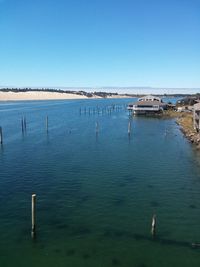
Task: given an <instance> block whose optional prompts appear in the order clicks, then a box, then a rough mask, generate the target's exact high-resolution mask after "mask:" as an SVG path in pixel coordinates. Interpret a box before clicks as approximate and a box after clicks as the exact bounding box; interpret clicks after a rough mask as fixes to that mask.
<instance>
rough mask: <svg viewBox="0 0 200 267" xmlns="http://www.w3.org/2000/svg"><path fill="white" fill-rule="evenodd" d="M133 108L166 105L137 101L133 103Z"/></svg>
mask: <svg viewBox="0 0 200 267" xmlns="http://www.w3.org/2000/svg"><path fill="white" fill-rule="evenodd" d="M133 105H134V106H154V105H155V106H166V105H167V104H166V103H162V102H159V101H137V102H135V103H133Z"/></svg>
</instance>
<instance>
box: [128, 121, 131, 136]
mask: <svg viewBox="0 0 200 267" xmlns="http://www.w3.org/2000/svg"><path fill="white" fill-rule="evenodd" d="M130 134H131V122H130V121H129V123H128V135H130Z"/></svg>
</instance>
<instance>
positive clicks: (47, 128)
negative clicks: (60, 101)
mask: <svg viewBox="0 0 200 267" xmlns="http://www.w3.org/2000/svg"><path fill="white" fill-rule="evenodd" d="M46 131H47V133H48V131H49V118H48V116H47V117H46Z"/></svg>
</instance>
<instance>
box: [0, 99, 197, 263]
mask: <svg viewBox="0 0 200 267" xmlns="http://www.w3.org/2000/svg"><path fill="white" fill-rule="evenodd" d="M128 102H130V100H128V99H123V100H119V99H118V100H80V101H77V100H75V101H73V100H71V101H31V102H17V103H14V102H9V103H8V102H7V103H1V104H0V126H2V127H3V133H4V144H3V146H1V147H0V237H1V238H0V266H2V267H7V266H9V267H10V266H19V267H25V266H26V267H27V266H30V267H32V266H37V267H40V266H49V267H51V266H52V267H55V266H70V267H79V266H80V267H83V266H88V267H90V266H91V267H94V266H97V267H100V266H101V267H108V266H124V267H125V266H126V267H157V266H158V267H162V266H166V267H173V266H176V267H179V266H180V267H184V266H190V267H193V266H194V267H195V266H198V267H199V266H200V248H199V249H197V248H196V249H194V248H192V246H191V243H193V242H197V243H200V231H199V225H200V213H199V208H200V160H199V158H200V157H199V155H198V153H197V152H196V151H195V150H194V148H193V147H192V146H191V144H190V143H188V141H187V140H186V139H185V138H184V136H183V135H182V133H181V131H180V129H179V127H178V125H176V123H175V121H174V120H169V119H159V118H146V117H134V118H132V119H130V118H129V116H128V112H127V111H126V110H125V109H124V104H126V103H128ZM112 104H117V105H118V104H119V105H118V106H117V107H118V108H117V109H115V110H112V111H111V112H108V109H111V108H112ZM97 106H98V107H99V109H102V108H103V113H102V112H99V114H98V113H97V112H95V113H94V114H93V109H95V110H96V109H97ZM80 107H81V108H82V114H81V115H80V111H79V110H80ZM84 107H87V111H88V108H90V110H91V114H88V112H87V113H86V114H84ZM47 115H48V117H49V131H48V133H47V131H46V129H45V118H46V116H47ZM22 116H26V120H27V130H26V131H25V132H24V133H22V131H21V117H22ZM129 120H131V125H132V126H131V129H132V130H131V135H130V136H128V133H127V131H128V122H129ZM96 122H98V124H99V128H98V133H96ZM32 193H36V194H37V238H36V239H35V240H32V239H31V194H32ZM154 213H155V214H156V215H157V234H156V237H155V238H152V237H151V234H150V230H151V218H152V215H153V214H154Z"/></svg>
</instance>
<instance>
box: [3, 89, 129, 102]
mask: <svg viewBox="0 0 200 267" xmlns="http://www.w3.org/2000/svg"><path fill="white" fill-rule="evenodd" d="M98 98H102V97H100V96H98V95H93V96H91V97H88V96H86V95H80V94H74V93H71V94H70V93H60V92H48V91H47V92H45V91H27V92H11V91H10V92H2V91H0V101H22V100H65V99H66V100H67V99H98ZM106 98H129V97H128V96H125V95H111V96H107V97H106Z"/></svg>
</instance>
